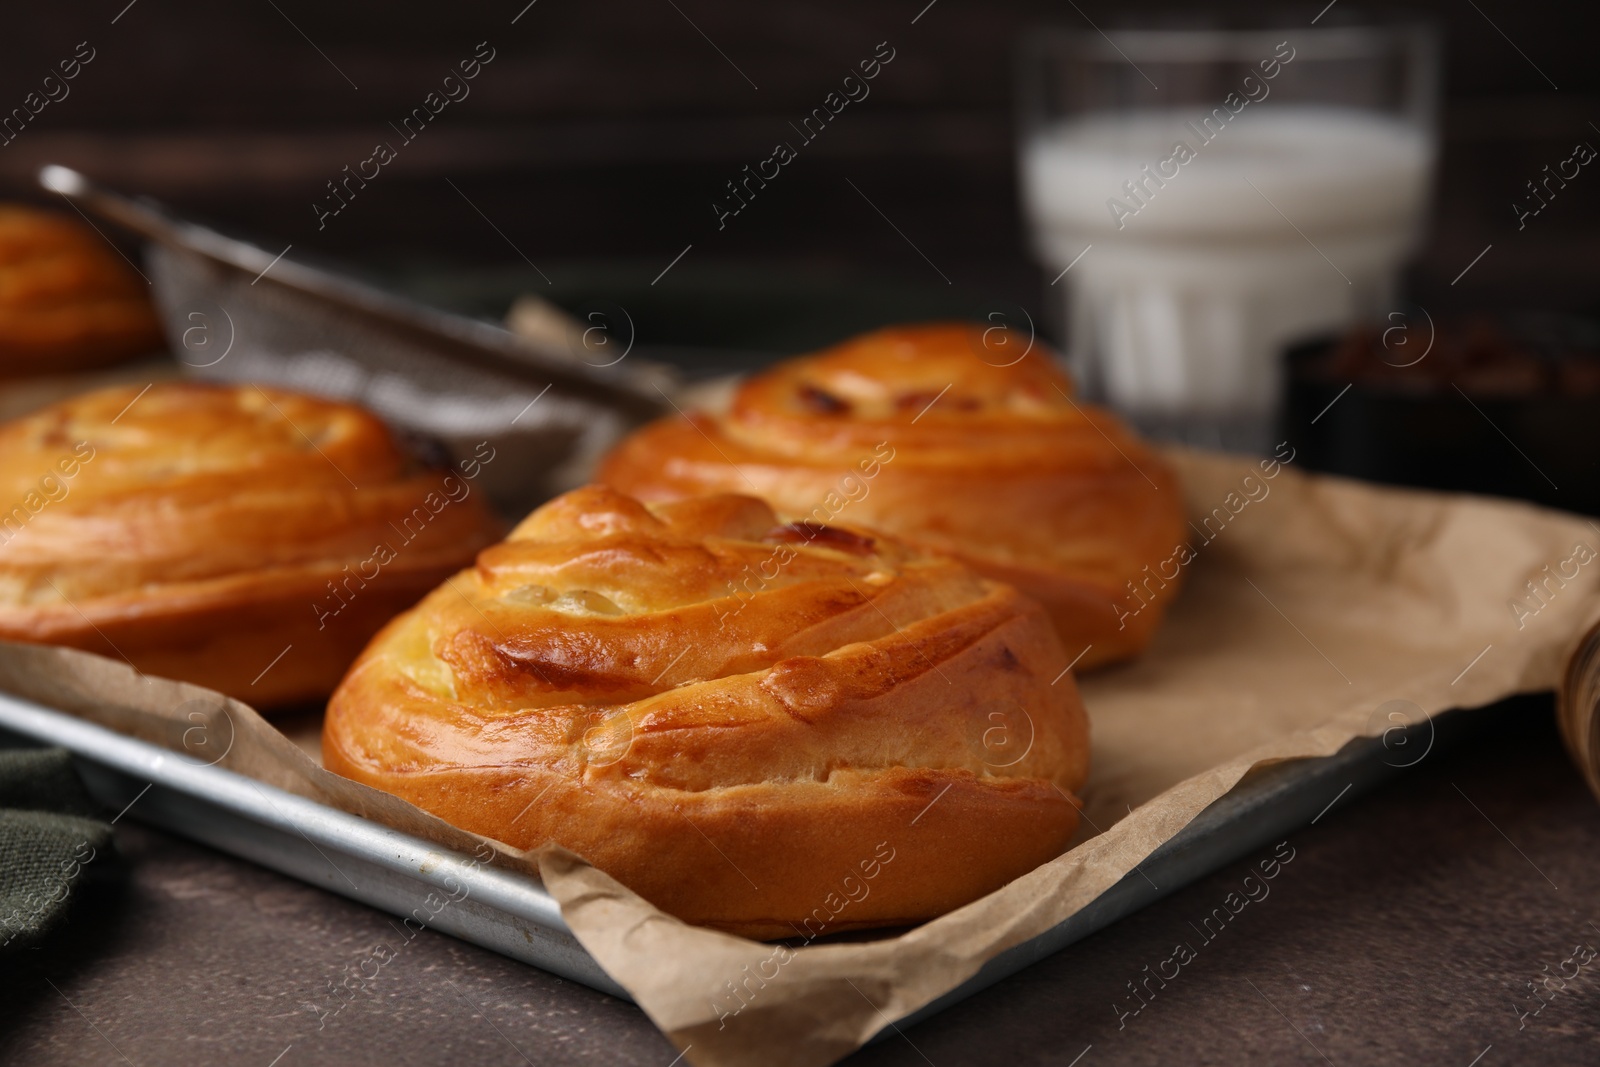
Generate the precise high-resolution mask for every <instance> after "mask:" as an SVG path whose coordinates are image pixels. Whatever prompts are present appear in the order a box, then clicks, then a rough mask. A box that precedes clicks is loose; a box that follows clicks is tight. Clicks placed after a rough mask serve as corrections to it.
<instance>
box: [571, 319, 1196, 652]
mask: <svg viewBox="0 0 1600 1067" xmlns="http://www.w3.org/2000/svg"><path fill="white" fill-rule="evenodd" d="M1025 346H1026V339H1025V338H1019V337H1015V336H1009V337H1008V336H1006V335H1005V334H1004V333H1002V332H1000V331H999V329H998V328H996V329H994V330H990V331H984V330H982V329H981V328H978V327H973V326H968V325H962V324H936V325H927V326H913V327H899V328H894V329H887V330H880V331H878V332H877V333H870V334H866V335H864V336H861V337H857V338H855V339H853V340H850V341H847V342H845V343H844V344H841V345H838V346H837V347H835V348H831V349H828V350H826V351H824V352H821V353H818V354H816V355H813V356H807V357H802V358H799V359H792V360H788V361H786V362H783V363H779V364H777V365H776V366H774V367H772V368H770V369H768V370H767V371H765V372H764V373H761V374H758V375H756V376H754V377H752V378H750V379H749V380H747V381H746V382H744V383H743V384H742V385H741V386H740V387H739V389H738V391H737V392H736V394H735V395H734V397H733V401H732V405H731V407H730V409H729V410H728V411H727V412H726V413H725V414H708V413H693V414H690V415H689V416H687V417H672V418H667V419H663V420H660V421H658V422H655V423H653V424H651V425H649V426H646V427H644V428H643V429H641V430H639V431H638V432H636V433H635V434H633V435H632V436H631V437H629V438H627V439H626V440H624V441H623V442H622V443H621V444H619V445H618V446H617V448H616V449H615V450H614V451H613V452H612V453H611V455H610V456H608V457H607V458H606V459H605V461H604V462H603V463H602V465H601V467H600V470H599V473H598V480H600V481H602V482H604V483H606V484H608V485H611V486H614V487H616V488H618V489H620V490H622V491H623V492H627V493H631V494H633V495H635V496H637V497H639V498H640V499H642V500H668V499H673V498H676V497H682V496H691V495H695V494H700V493H709V492H745V493H754V494H756V495H758V496H760V497H762V498H764V499H766V500H767V501H769V502H771V504H772V505H773V507H775V508H776V509H777V510H778V511H780V512H782V513H784V514H787V515H794V516H802V517H809V518H812V519H814V520H817V521H831V519H832V517H833V516H836V515H842V516H843V520H844V521H848V522H850V523H853V524H856V525H860V526H867V527H872V528H875V529H879V530H883V531H884V532H886V533H890V534H893V535H895V536H897V537H899V538H901V539H903V540H906V541H909V542H911V543H913V544H916V545H918V546H919V547H921V548H924V549H927V550H932V551H938V552H944V553H948V554H950V555H953V556H955V557H956V558H958V559H960V560H962V561H963V562H965V563H967V564H968V565H969V566H971V567H972V568H973V569H975V570H977V571H978V572H979V573H981V574H984V575H986V576H988V577H990V578H994V579H996V580H999V581H1005V582H1010V583H1012V584H1013V585H1016V586H1017V587H1018V588H1020V589H1022V590H1023V591H1024V592H1026V593H1027V594H1028V595H1030V596H1032V597H1034V598H1036V599H1038V600H1039V601H1040V602H1041V603H1042V604H1044V606H1045V608H1046V610H1047V611H1048V612H1049V613H1050V618H1051V621H1052V622H1053V623H1054V624H1055V627H1056V631H1057V632H1058V633H1059V634H1060V636H1061V640H1062V644H1063V645H1064V646H1065V647H1066V649H1067V651H1068V653H1069V654H1071V655H1073V656H1077V655H1079V654H1080V653H1081V655H1082V659H1081V660H1080V661H1079V664H1078V665H1079V666H1080V667H1090V666H1095V665H1097V664H1103V663H1109V662H1113V661H1115V660H1120V659H1125V658H1127V657H1129V656H1132V655H1134V654H1136V653H1138V652H1139V651H1140V650H1141V649H1143V648H1144V646H1145V645H1146V644H1147V643H1148V642H1149V640H1150V637H1151V635H1152V633H1153V632H1154V630H1155V628H1156V625H1157V623H1158V622H1159V621H1160V617H1161V614H1162V612H1163V611H1164V609H1165V607H1166V605H1167V603H1168V602H1169V601H1170V600H1171V598H1172V597H1173V596H1174V595H1176V593H1177V589H1178V584H1179V575H1178V573H1177V569H1176V568H1174V569H1173V573H1171V574H1168V575H1165V576H1163V575H1161V574H1158V573H1156V572H1155V571H1154V570H1150V569H1149V568H1150V567H1152V566H1153V565H1155V564H1157V563H1158V561H1162V560H1167V559H1168V558H1169V557H1171V556H1172V554H1173V551H1174V548H1175V547H1176V546H1177V545H1178V544H1179V543H1180V542H1182V541H1183V540H1184V530H1185V521H1186V520H1185V515H1184V507H1183V501H1182V499H1181V497H1180V494H1179V487H1178V483H1177V478H1176V476H1175V475H1174V474H1173V472H1172V470H1171V468H1169V467H1168V466H1167V464H1166V463H1164V462H1163V461H1162V460H1161V458H1160V457H1159V456H1157V455H1156V454H1155V453H1154V452H1153V451H1152V450H1151V449H1149V448H1148V447H1146V446H1145V445H1144V444H1143V443H1142V442H1141V441H1140V440H1139V439H1138V438H1137V437H1135V436H1134V435H1133V434H1132V433H1131V432H1130V431H1129V430H1128V429H1126V428H1125V427H1124V426H1123V425H1122V423H1121V422H1119V421H1118V420H1117V419H1116V418H1115V417H1114V416H1112V415H1111V414H1109V413H1107V412H1105V411H1103V410H1100V409H1098V408H1095V407H1091V406H1088V405H1085V404H1080V403H1079V402H1078V401H1077V400H1076V399H1075V398H1074V397H1073V395H1072V383H1071V380H1070V379H1069V378H1068V377H1067V376H1066V375H1065V374H1064V373H1062V372H1061V371H1060V370H1059V369H1058V368H1057V366H1056V363H1055V361H1054V360H1053V359H1052V358H1051V357H1050V355H1049V353H1047V352H1045V351H1044V350H1043V349H1042V347H1040V346H1034V348H1033V350H1032V351H1031V352H1027V354H1026V355H1019V353H1023V352H1024V351H1026V347H1025Z"/></svg>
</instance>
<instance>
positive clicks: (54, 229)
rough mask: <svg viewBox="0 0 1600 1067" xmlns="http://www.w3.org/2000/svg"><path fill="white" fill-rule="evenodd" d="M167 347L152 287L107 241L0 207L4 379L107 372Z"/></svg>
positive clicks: (67, 221) (60, 219) (69, 224)
mask: <svg viewBox="0 0 1600 1067" xmlns="http://www.w3.org/2000/svg"><path fill="white" fill-rule="evenodd" d="M163 344H164V341H163V338H162V333H161V324H160V322H159V321H158V320H157V318H156V313H155V308H154V307H153V306H152V305H151V303H150V287H149V286H148V285H147V284H146V283H145V281H144V279H142V278H140V277H139V276H138V275H137V274H135V273H134V271H133V268H132V267H130V266H129V265H128V264H127V263H126V262H124V261H123V260H122V258H121V257H120V256H119V255H118V253H117V252H116V251H115V250H114V249H113V248H112V247H111V246H110V245H108V244H107V243H106V241H105V240H104V238H102V237H101V236H100V235H99V234H97V233H95V232H94V231H93V230H90V229H89V228H88V227H86V226H83V225H80V224H79V223H78V222H77V221H76V220H74V219H71V218H69V217H67V216H65V215H58V214H54V213H52V212H47V211H38V210H35V209H33V208H29V207H22V206H20V205H0V377H20V376H24V375H31V374H59V373H65V372H69V371H76V370H86V369H89V368H93V367H102V366H106V365H109V364H112V363H116V362H118V361H119V360H123V359H126V358H128V357H131V356H140V355H144V354H147V353H150V352H155V351H158V350H160V349H161V348H162V347H163Z"/></svg>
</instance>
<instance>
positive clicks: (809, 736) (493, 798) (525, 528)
mask: <svg viewBox="0 0 1600 1067" xmlns="http://www.w3.org/2000/svg"><path fill="white" fill-rule="evenodd" d="M1066 666H1067V661H1066V657H1065V653H1064V652H1063V651H1062V648H1061V645H1060V642H1059V641H1058V640H1057V639H1056V637H1055V635H1054V633H1053V632H1052V631H1051V629H1050V626H1049V624H1048V622H1047V621H1046V619H1045V617H1044V615H1043V613H1042V612H1041V610H1040V609H1039V607H1038V606H1037V605H1036V604H1034V603H1033V602H1031V601H1029V600H1026V599H1025V598H1023V597H1021V596H1020V595H1018V594H1017V593H1016V592H1015V591H1014V590H1012V589H1010V588H1008V587H1006V586H1002V585H998V584H996V583H993V582H989V581H986V580H984V579H982V578H980V577H978V576H977V575H975V574H973V573H972V572H971V571H969V570H968V569H967V568H965V567H963V566H961V565H960V564H958V563H956V562H955V561H953V560H949V559H947V558H940V557H926V556H923V555H921V554H919V553H917V552H915V551H913V550H911V549H908V548H906V547H904V546H902V545H900V544H898V543H896V542H894V541H893V540H891V539H887V538H883V537H879V536H876V535H869V534H864V533H861V532H859V531H851V530H848V529H842V528H837V527H820V526H810V525H805V524H799V525H795V524H784V523H782V522H781V521H780V520H779V519H778V518H777V517H776V516H775V515H774V514H773V512H772V510H771V509H770V508H769V507H768V506H767V505H766V504H765V503H763V502H761V501H758V500H755V499H754V498H750V497H740V496H732V495H724V496H712V497H705V498H699V499H693V500H685V501H681V502H676V503H669V504H662V505H657V506H654V507H647V506H645V505H643V504H641V503H639V502H638V501H636V500H634V499H632V498H630V497H627V496H624V495H622V494H620V493H617V492H615V491H613V490H610V489H605V488H601V487H589V488H585V489H580V490H576V491H574V492H572V493H568V494H566V495H565V496H562V497H559V498H557V499H556V500H554V501H552V502H551V503H549V504H547V505H545V506H544V507H542V508H540V509H539V510H538V511H536V512H534V513H533V514H532V515H531V516H529V517H528V519H526V520H525V521H524V522H523V523H522V524H521V525H520V526H518V527H517V529H516V530H515V531H514V532H513V533H512V534H511V536H510V538H509V539H508V540H507V541H505V542H504V543H502V544H499V545H495V546H493V547H490V548H487V549H485V550H484V551H483V552H481V553H480V554H479V556H478V562H477V566H476V567H475V568H473V569H471V570H468V571H464V572H463V573H461V574H458V575H456V576H455V577H454V578H452V579H451V580H449V581H448V582H446V583H445V584H444V585H442V586H441V587H440V588H439V589H437V590H436V591H434V592H433V593H432V594H430V595H429V596H428V597H427V598H426V599H425V600H423V602H422V603H421V604H419V605H418V606H417V607H416V608H415V609H414V610H412V611H410V612H408V613H406V614H405V615H402V616H401V617H400V618H398V619H396V620H394V622H392V623H391V624H390V625H389V626H388V627H386V628H385V629H384V631H383V632H382V633H381V634H379V635H378V637H377V638H375V639H374V640H373V642H372V644H371V646H370V647H369V648H368V649H367V651H366V652H365V653H364V654H363V655H362V657H361V659H360V660H359V661H358V662H357V663H356V664H355V666H354V667H352V668H351V670H350V673H349V675H348V676H347V677H346V678H345V680H344V683H343V684H342V685H341V686H340V688H339V690H338V692H337V693H335V694H334V697H333V699H332V701H331V702H330V703H329V706H328V714H327V718H326V720H325V726H324V734H323V759H324V762H325V764H326V766H327V767H328V768H329V769H330V770H333V771H335V772H337V773H339V774H343V775H346V776H347V777H350V778H353V779H355V780H357V781H361V782H365V783H367V784H369V785H372V786H375V787H377V788H379V789H383V790H385V791H388V792H390V793H394V794H396V795H399V796H401V797H404V798H405V799H407V800H409V801H411V802H412V803H414V804H416V805H418V806H419V807H421V808H424V809H425V810H428V811H431V812H433V813H434V814H437V815H439V816H440V817H442V818H444V819H446V820H448V821H450V822H452V823H454V824H455V825H457V826H461V827H463V828H465V829H468V830H472V831H475V832H478V833H481V834H484V835H486V836H488V837H492V838H496V839H498V840H500V841H503V842H505V843H507V844H509V845H512V846H515V847H518V848H532V847H535V846H537V845H540V844H542V843H544V842H546V841H555V842H558V843H559V844H561V845H564V846H566V847H567V848H570V849H572V850H574V851H575V852H577V853H579V854H581V855H582V856H584V857H585V858H586V859H588V860H589V861H590V862H591V863H593V864H595V865H596V866H598V867H599V868H600V869H601V870H604V871H606V872H607V873H609V874H611V875H613V876H614V877H616V878H617V879H618V880H620V881H621V882H623V883H624V884H625V885H627V886H629V887H631V888H632V889H634V890H635V891H636V892H638V893H640V894H641V895H642V896H644V897H645V898H646V899H648V900H650V901H651V902H653V903H654V904H656V905H657V906H659V907H661V908H663V909H664V910H666V911H668V912H671V913H672V914H674V915H677V916H679V917H680V918H683V919H685V920H686V921H689V922H692V923H698V924H705V925H710V926H714V927H718V928H721V929H724V930H728V931H732V932H736V933H740V934H744V935H748V936H756V937H793V936H796V935H797V934H801V935H815V934H819V933H825V932H826V933H832V932H835V931H838V930H844V929H851V928H858V927H869V926H883V925H898V924H907V923H914V922H917V921H920V920H923V919H927V918H930V917H932V916H935V915H938V914H941V913H943V912H945V911H947V910H949V909H951V908H955V907H958V906H960V905H962V904H965V903H967V902H969V901H971V900H973V899H976V898H977V897H979V896H981V895H983V894H984V893H987V892H989V891H991V890H993V889H996V888H998V887H999V886H1001V885H1003V884H1004V883H1005V882H1007V881H1009V880H1011V879H1013V878H1016V877H1018V876H1020V875H1022V874H1024V873H1026V872H1027V871H1029V870H1031V869H1032V868H1034V867H1035V866H1037V865H1039V864H1040V863H1043V862H1045V861H1047V860H1049V859H1051V858H1052V857H1054V856H1055V855H1057V854H1058V853H1059V852H1060V851H1061V850H1062V849H1063V847H1064V846H1065V845H1066V843H1067V841H1068V839H1069V838H1070V836H1071V834H1072V832H1073V829H1074V828H1075V827H1076V825H1077V807H1076V802H1075V800H1074V799H1073V797H1072V795H1071V794H1072V792H1073V791H1074V790H1076V789H1077V788H1079V787H1080V785H1081V784H1082V782H1083V780H1084V776H1085V774H1086V771H1087V760H1088V736H1087V725H1086V720H1085V717H1084V713H1083V708H1082V705H1081V703H1080V701H1079V699H1078V695H1077V690H1076V688H1075V686H1074V685H1073V681H1072V678H1071V676H1070V675H1065V668H1066ZM1064 675H1065V676H1064ZM1052 681H1054V682H1055V684H1052ZM846 879H848V881H846ZM846 900H848V901H849V903H848V904H844V903H843V902H844V901H846Z"/></svg>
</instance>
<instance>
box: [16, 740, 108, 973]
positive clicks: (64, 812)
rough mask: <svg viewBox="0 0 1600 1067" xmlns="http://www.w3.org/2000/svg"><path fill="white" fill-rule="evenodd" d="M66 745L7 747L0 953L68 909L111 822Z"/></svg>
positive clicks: (99, 856) (41, 931)
mask: <svg viewBox="0 0 1600 1067" xmlns="http://www.w3.org/2000/svg"><path fill="white" fill-rule="evenodd" d="M98 812H99V809H98V808H97V807H96V805H95V803H94V801H92V800H90V799H89V794H88V793H86V792H85V791H84V788H83V783H82V782H81V781H79V780H78V774H77V772H76V771H74V770H73V769H72V757H71V755H70V754H69V753H68V752H67V751H66V750H65V749H59V748H46V749H37V748H35V749H29V748H13V749H0V953H6V952H12V951H15V950H16V949H19V948H22V947H23V946H25V945H29V944H33V943H34V942H36V941H38V940H39V938H41V937H43V936H44V935H45V934H46V933H47V932H48V931H49V930H50V929H51V928H52V927H54V926H55V925H56V924H57V923H59V922H60V921H61V920H62V918H63V917H64V916H65V915H66V912H67V907H68V903H69V902H70V900H71V899H72V894H73V890H74V888H75V887H77V886H78V885H79V884H80V883H81V881H82V880H83V878H84V876H85V874H84V872H85V871H86V870H87V869H88V868H89V866H90V865H91V864H93V863H95V862H97V861H98V862H101V863H104V862H105V859H104V858H103V854H104V853H105V852H106V851H107V850H108V849H109V847H110V845H111V824H110V823H108V822H106V821H105V820H104V819H102V818H100V817H99V815H98Z"/></svg>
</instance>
